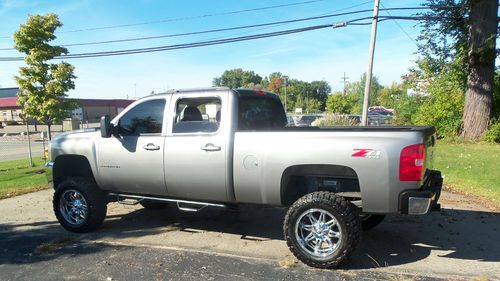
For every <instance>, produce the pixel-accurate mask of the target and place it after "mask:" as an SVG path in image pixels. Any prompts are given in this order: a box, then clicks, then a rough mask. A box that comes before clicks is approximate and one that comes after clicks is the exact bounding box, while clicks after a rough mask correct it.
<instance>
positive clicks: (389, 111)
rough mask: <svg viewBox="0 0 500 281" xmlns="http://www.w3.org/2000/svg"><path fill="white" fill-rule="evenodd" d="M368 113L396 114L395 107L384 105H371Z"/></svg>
mask: <svg viewBox="0 0 500 281" xmlns="http://www.w3.org/2000/svg"><path fill="white" fill-rule="evenodd" d="M368 114H380V115H385V116H388V115H390V116H392V115H394V109H390V108H385V107H383V106H370V107H369V108H368Z"/></svg>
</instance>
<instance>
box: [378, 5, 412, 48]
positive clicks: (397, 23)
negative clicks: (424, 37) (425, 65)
mask: <svg viewBox="0 0 500 281" xmlns="http://www.w3.org/2000/svg"><path fill="white" fill-rule="evenodd" d="M380 5H381V6H382V8H385V7H384V4H382V2H380ZM384 12H385V13H386V14H387V15H389V16H392V15H391V13H390V12H389V11H388V10H384ZM393 21H394V23H395V24H396V25H397V26H398V27H399V29H400V30H401V31H402V32H403V33H404V34H405V35H406V37H408V39H410V41H412V42H413V43H414V44H415V46H418V43H417V41H415V39H413V37H411V36H410V34H408V32H406V30H405V29H404V28H403V27H402V26H401V25H400V24H399V22H397V21H396V20H393Z"/></svg>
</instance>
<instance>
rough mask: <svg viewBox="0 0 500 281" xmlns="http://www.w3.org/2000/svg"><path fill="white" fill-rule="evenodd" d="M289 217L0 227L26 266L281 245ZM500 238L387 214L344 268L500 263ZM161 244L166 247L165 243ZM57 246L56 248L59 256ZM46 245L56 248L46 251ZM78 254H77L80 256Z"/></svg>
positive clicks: (171, 213)
mask: <svg viewBox="0 0 500 281" xmlns="http://www.w3.org/2000/svg"><path fill="white" fill-rule="evenodd" d="M284 216H285V210H283V209H276V208H247V207H243V208H241V209H239V210H237V211H229V210H219V209H206V210H203V211H201V212H199V213H196V214H192V213H183V212H179V211H177V210H176V209H174V208H167V209H166V210H162V211H150V210H145V209H136V210H134V211H132V212H130V213H128V214H125V215H111V216H108V218H107V219H106V221H105V222H104V225H103V227H102V228H101V229H100V230H99V231H97V232H94V233H90V234H73V233H69V232H66V231H65V230H63V229H62V228H61V227H60V226H59V224H58V223H57V222H56V221H46V222H37V223H34V224H25V225H23V224H12V225H11V224H0V249H3V253H2V254H1V255H0V264H25V263H33V262H38V261H44V260H50V259H54V258H57V257H60V256H65V255H68V256H71V255H74V254H78V255H84V254H87V253H93V252H95V251H99V250H102V249H105V247H92V243H89V242H93V241H113V240H114V239H121V238H134V237H137V238H139V237H144V236H152V235H158V234H160V235H163V234H165V233H167V232H170V231H180V232H186V235H188V234H189V232H199V233H203V232H217V233H229V234H235V235H238V236H240V239H245V240H248V243H252V241H254V240H255V241H266V240H278V241H280V240H281V241H283V234H282V222H283V219H284ZM498 237H500V214H499V213H490V212H477V211H468V210H454V209H443V210H442V211H441V212H440V213H433V214H431V215H428V216H389V217H387V218H386V220H385V221H384V222H383V223H382V224H380V225H379V226H378V227H376V228H375V229H373V230H371V231H368V232H365V233H364V237H363V241H362V243H361V245H360V247H359V248H358V249H357V250H356V252H355V253H354V255H353V256H352V257H351V259H350V260H349V261H348V262H346V263H345V264H344V265H343V268H344V269H369V268H377V267H386V266H394V265H402V264H409V263H412V262H416V261H419V260H423V259H425V258H427V257H428V256H429V255H430V254H431V251H436V250H438V251H442V252H440V253H442V254H440V255H439V257H442V258H446V259H460V260H476V261H489V262H499V261H500V243H498V241H497V240H498ZM162 239H167V238H162ZM220 239H221V241H219V242H220V243H224V241H223V239H224V238H223V237H222V238H220ZM61 241H63V242H61ZM156 241H160V242H157V243H161V239H160V240H156ZM51 243H52V244H56V247H55V250H53V251H52V250H51V247H50V244H51ZM58 243H59V244H61V243H62V244H63V245H62V246H60V247H59V248H58V246H57V245H58ZM78 243H80V244H85V245H88V246H86V247H83V250H82V247H76V246H75V247H73V248H72V247H65V246H66V244H68V245H73V244H78ZM278 243H280V242H278ZM47 245H49V247H47ZM282 246H283V247H286V246H285V245H284V244H283V245H282ZM44 247H45V248H44ZM107 247H110V246H107ZM46 248H48V249H49V250H50V251H48V252H44V249H46ZM193 248H195V245H193ZM72 249H73V250H72ZM74 249H79V250H78V252H76V253H75V252H74V251H75V250H74ZM72 251H73V252H72Z"/></svg>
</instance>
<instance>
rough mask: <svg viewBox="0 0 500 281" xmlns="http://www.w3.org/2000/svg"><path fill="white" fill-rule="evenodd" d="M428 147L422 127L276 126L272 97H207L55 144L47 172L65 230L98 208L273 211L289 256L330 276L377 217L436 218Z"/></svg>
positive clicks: (214, 93) (229, 92) (212, 92)
mask: <svg viewBox="0 0 500 281" xmlns="http://www.w3.org/2000/svg"><path fill="white" fill-rule="evenodd" d="M434 145H435V130H434V128H433V127H333V128H317V127H302V128H298V127H297V128H293V127H288V126H287V119H286V114H285V112H284V110H283V107H282V105H281V102H280V100H279V98H278V96H277V95H275V94H273V93H269V92H265V91H260V90H248V89H235V90H233V89H228V88H208V89H192V90H176V91H170V92H167V93H164V94H158V95H152V96H149V97H146V98H143V99H140V100H138V101H136V102H134V103H133V104H132V105H130V106H129V107H128V108H126V109H125V110H124V111H123V112H121V113H120V114H119V115H118V116H117V117H116V118H114V119H113V120H112V121H110V120H109V117H107V116H104V117H103V118H102V119H101V128H100V130H97V131H81V132H73V133H67V134H61V135H58V136H57V137H55V138H54V139H53V140H52V142H51V159H52V161H51V162H49V163H48V165H47V166H49V167H51V169H49V170H50V171H49V173H48V174H49V176H50V179H51V181H52V182H53V185H54V188H55V193H54V199H53V206H54V211H55V215H56V217H57V219H58V220H59V222H60V223H61V225H62V226H63V227H64V228H66V229H67V230H69V231H73V232H87V231H92V230H94V229H96V228H97V227H99V226H100V225H101V224H102V222H103V220H104V218H105V216H106V206H107V204H108V203H109V202H123V201H127V202H130V201H131V200H135V201H134V202H136V203H140V204H142V205H143V206H144V207H145V208H162V207H165V206H166V205H167V204H176V205H177V207H178V208H179V209H180V210H183V211H198V210H201V209H202V208H204V207H220V208H235V207H237V206H238V205H240V204H253V205H268V206H276V207H284V208H287V209H288V211H287V214H286V217H285V219H284V226H283V229H284V238H285V239H286V242H287V244H288V246H289V248H290V250H291V251H292V252H293V254H294V255H295V256H296V257H297V258H298V259H300V260H301V261H303V262H304V263H306V264H308V265H310V266H314V267H320V268H332V267H335V266H337V265H338V264H339V263H340V262H342V261H343V260H345V259H346V258H347V257H348V256H349V255H350V254H351V253H352V252H353V250H354V249H355V247H356V245H357V244H358V242H359V240H360V237H361V232H362V229H365V230H366V229H369V228H371V227H374V226H375V225H377V224H378V223H380V222H381V221H382V219H383V218H384V215H385V214H389V213H400V214H426V213H427V212H429V211H431V210H438V209H439V204H438V203H437V201H438V199H439V195H440V192H441V186H442V178H441V175H440V173H439V172H438V171H434V170H432V159H433V153H434Z"/></svg>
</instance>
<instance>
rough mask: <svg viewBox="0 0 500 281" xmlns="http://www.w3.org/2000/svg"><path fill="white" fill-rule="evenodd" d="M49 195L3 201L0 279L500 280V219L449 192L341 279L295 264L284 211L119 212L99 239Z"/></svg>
mask: <svg viewBox="0 0 500 281" xmlns="http://www.w3.org/2000/svg"><path fill="white" fill-rule="evenodd" d="M51 195H52V190H45V191H41V192H36V193H31V194H27V195H22V196H18V197H14V198H10V199H5V200H1V201H0V212H1V214H2V215H1V216H0V251H1V252H0V253H1V254H0V279H2V280H30V279H31V280H32V279H33V278H34V276H37V278H38V276H40V275H39V274H41V273H42V272H46V271H47V267H50V268H51V270H50V272H48V273H47V274H45V275H42V277H43V278H42V277H41V279H40V280H44V278H47V279H46V280H53V279H67V280H87V279H88V280H133V279H136V280H137V279H148V280H149V279H158V280H163V279H166V280H169V279H172V280H179V279H184V280H192V279H193V278H197V279H199V278H202V277H203V278H205V279H207V280H210V279H213V280H220V279H225V280H236V279H242V280H247V279H248V280H249V279H252V280H255V279H258V280H267V279H272V280H276V279H289V280H298V279H303V280H309V279H315V280H326V279H328V280H379V279H392V280H403V279H404V278H410V280H412V279H413V280H428V279H443V280H451V279H453V280H471V279H473V278H487V279H484V280H500V243H498V237H500V214H499V213H495V212H492V211H489V210H488V209H485V208H484V207H482V206H481V205H479V204H477V203H475V202H473V201H471V200H467V199H466V198H464V197H463V196H461V195H456V194H451V193H444V195H443V203H444V204H443V205H444V206H443V210H442V212H440V213H433V214H431V215H428V216H390V217H388V218H387V219H386V221H384V222H383V223H382V224H381V225H379V226H378V227H377V228H375V229H373V230H371V231H369V232H365V233H364V237H363V241H362V243H361V245H360V247H359V248H358V250H357V251H356V252H355V254H354V255H353V257H352V258H351V259H350V260H349V261H348V262H347V263H345V264H343V265H342V267H341V268H340V269H339V270H317V269H311V268H308V267H306V266H304V265H301V264H300V263H298V262H297V261H296V260H295V259H294V258H293V256H292V255H291V253H290V252H289V251H288V248H287V247H286V243H285V242H284V241H283V235H282V220H283V217H284V214H285V211H284V210H282V209H275V208H257V209H254V208H249V207H243V208H240V209H238V210H236V211H229V210H220V209H208V208H207V209H206V210H203V211H201V212H199V213H183V212H179V211H178V210H176V209H175V208H167V209H166V210H162V211H151V210H145V209H143V208H142V207H140V206H124V205H119V204H116V203H113V204H110V205H109V208H108V217H107V219H106V221H105V222H104V224H103V226H102V228H101V229H100V230H99V231H97V232H94V233H89V234H74V233H69V232H67V231H65V230H64V229H62V228H61V227H60V226H59V224H58V223H57V221H56V219H55V217H54V215H53V211H52V205H51ZM109 278H111V279H109ZM402 278H403V279H402Z"/></svg>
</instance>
